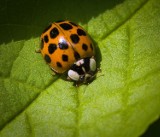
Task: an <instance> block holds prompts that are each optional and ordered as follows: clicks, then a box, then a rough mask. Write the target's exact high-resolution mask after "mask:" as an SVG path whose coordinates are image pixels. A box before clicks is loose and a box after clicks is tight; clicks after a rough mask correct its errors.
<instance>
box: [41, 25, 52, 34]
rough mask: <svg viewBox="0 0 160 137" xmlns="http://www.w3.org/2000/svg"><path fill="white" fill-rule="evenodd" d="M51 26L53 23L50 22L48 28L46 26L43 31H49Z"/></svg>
mask: <svg viewBox="0 0 160 137" xmlns="http://www.w3.org/2000/svg"><path fill="white" fill-rule="evenodd" d="M51 27H52V24H50V25H49V26H48V27H47V28H45V29H44V31H43V33H45V32H46V31H48V30H49V29H50V28H51Z"/></svg>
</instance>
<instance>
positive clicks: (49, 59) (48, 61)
mask: <svg viewBox="0 0 160 137" xmlns="http://www.w3.org/2000/svg"><path fill="white" fill-rule="evenodd" d="M44 59H45V61H46V62H47V63H51V58H50V57H49V56H48V55H47V54H45V56H44Z"/></svg>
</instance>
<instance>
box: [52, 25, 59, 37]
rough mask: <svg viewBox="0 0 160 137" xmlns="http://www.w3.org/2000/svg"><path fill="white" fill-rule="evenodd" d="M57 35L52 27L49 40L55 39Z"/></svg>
mask: <svg viewBox="0 0 160 137" xmlns="http://www.w3.org/2000/svg"><path fill="white" fill-rule="evenodd" d="M58 34H59V31H58V29H57V28H56V27H54V28H53V29H52V30H51V31H50V37H51V38H56V37H57V36H58Z"/></svg>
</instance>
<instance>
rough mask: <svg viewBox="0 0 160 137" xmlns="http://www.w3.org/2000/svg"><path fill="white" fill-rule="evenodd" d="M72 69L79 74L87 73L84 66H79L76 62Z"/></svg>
mask: <svg viewBox="0 0 160 137" xmlns="http://www.w3.org/2000/svg"><path fill="white" fill-rule="evenodd" d="M70 69H71V70H73V71H75V72H77V73H78V74H79V75H83V74H84V73H85V72H84V71H83V69H82V66H77V65H76V64H73V65H72V66H71V68H70Z"/></svg>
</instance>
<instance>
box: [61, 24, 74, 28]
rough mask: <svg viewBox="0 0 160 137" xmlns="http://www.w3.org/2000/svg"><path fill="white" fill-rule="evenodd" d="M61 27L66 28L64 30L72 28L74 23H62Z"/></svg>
mask: <svg viewBox="0 0 160 137" xmlns="http://www.w3.org/2000/svg"><path fill="white" fill-rule="evenodd" d="M60 26H61V28H62V29H64V30H70V29H72V28H73V27H72V25H70V24H68V23H62V24H60Z"/></svg>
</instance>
